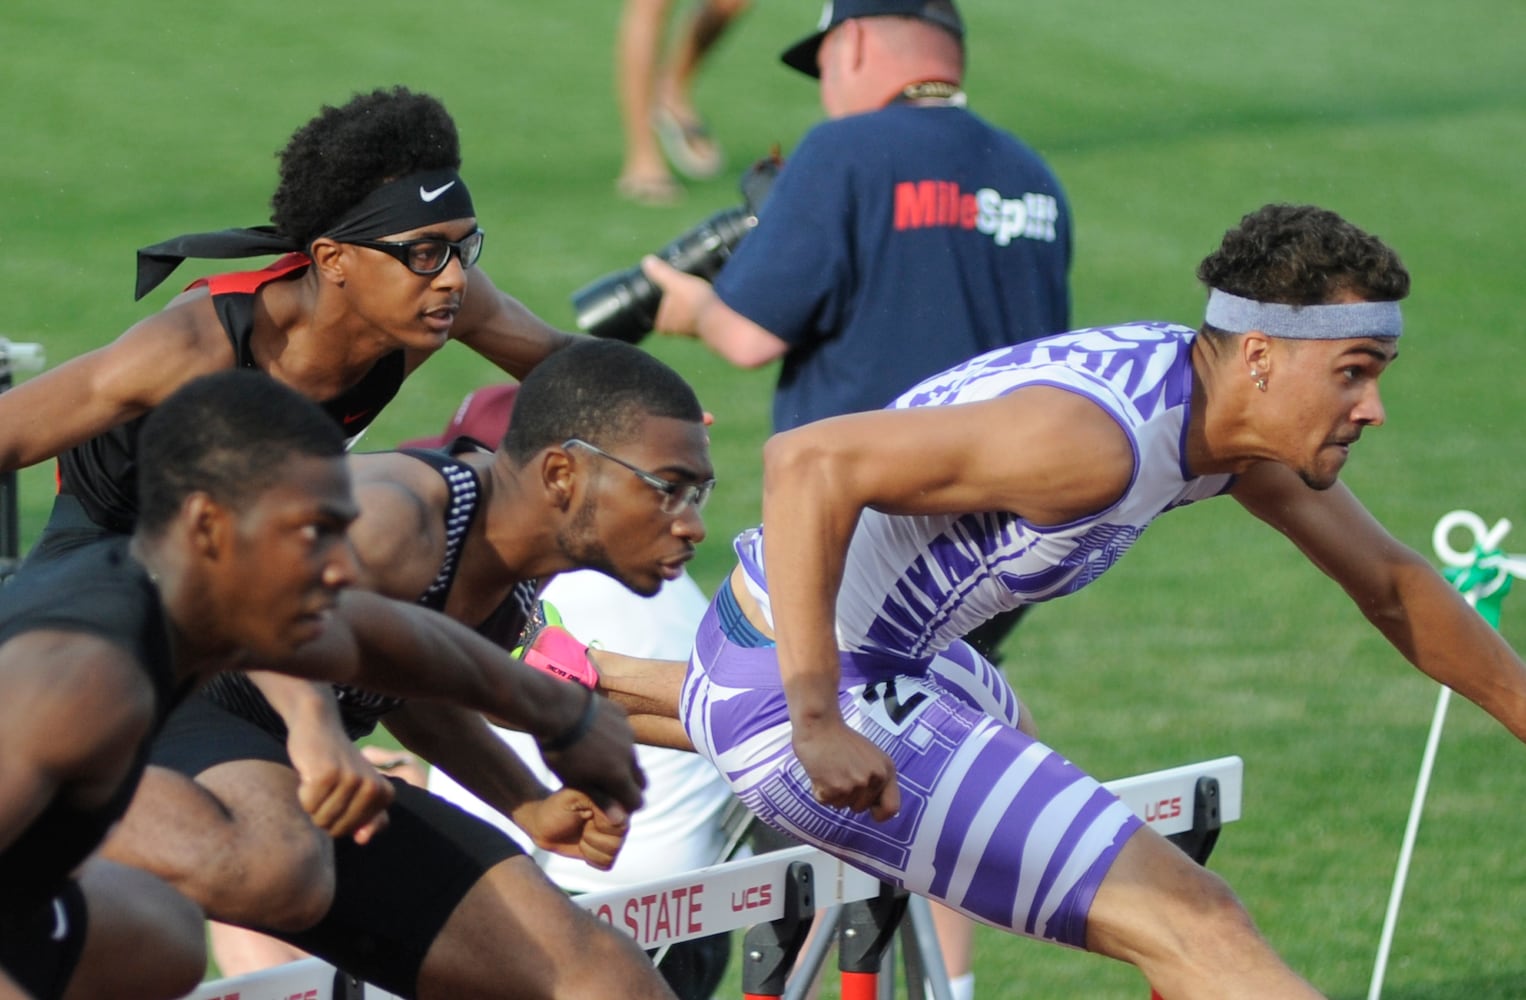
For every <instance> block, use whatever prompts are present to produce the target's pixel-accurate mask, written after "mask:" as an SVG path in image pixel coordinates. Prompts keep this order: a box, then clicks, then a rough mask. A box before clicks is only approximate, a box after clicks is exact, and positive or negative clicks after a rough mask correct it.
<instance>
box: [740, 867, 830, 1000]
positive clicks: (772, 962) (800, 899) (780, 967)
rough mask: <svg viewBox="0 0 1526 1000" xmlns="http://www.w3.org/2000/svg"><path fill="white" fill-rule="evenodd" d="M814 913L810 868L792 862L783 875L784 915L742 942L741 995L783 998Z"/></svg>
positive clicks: (760, 999)
mask: <svg viewBox="0 0 1526 1000" xmlns="http://www.w3.org/2000/svg"><path fill="white" fill-rule="evenodd" d="M815 913H816V892H815V882H814V877H813V875H812V869H811V866H810V865H808V864H806V863H804V862H800V861H796V862H793V863H792V864H791V865H790V866H789V869H788V870H787V872H786V874H785V881H784V915H783V916H781V917H779V918H778V919H776V920H770V921H768V922H767V923H763V924H758V925H756V926H755V927H753V928H751V929H750V930H748V932H747V934H746V935H745V936H744V937H743V938H742V962H743V965H742V995H743V996H744V997H745V998H746V1000H764V998H768V997H778V996H782V995H783V994H784V986H785V982H786V980H788V978H789V974H790V970H791V969H793V968H794V966H795V957H796V956H797V955H799V954H800V946H801V945H802V944H804V943H805V937H806V935H807V934H809V933H810V930H811V921H812V920H813V919H814V917H815Z"/></svg>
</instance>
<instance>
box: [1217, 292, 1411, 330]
mask: <svg viewBox="0 0 1526 1000" xmlns="http://www.w3.org/2000/svg"><path fill="white" fill-rule="evenodd" d="M1203 321H1204V322H1205V323H1207V324H1208V325H1209V326H1211V327H1214V328H1215V329H1219V330H1223V331H1225V332H1226V333H1248V332H1250V331H1251V330H1260V331H1261V332H1262V333H1265V334H1267V335H1269V336H1272V337H1285V338H1287V339H1289V340H1353V339H1355V338H1357V337H1376V338H1378V339H1382V340H1392V339H1394V338H1396V337H1398V336H1399V334H1400V333H1401V332H1403V330H1404V317H1403V315H1402V314H1401V313H1400V311H1399V303H1397V302H1351V303H1345V304H1340V305H1314V306H1290V305H1284V304H1283V303H1280V302H1257V301H1255V300H1254V299H1242V298H1240V296H1238V295H1231V294H1229V293H1228V292H1224V291H1220V290H1219V289H1217V288H1213V289H1210V290H1209V292H1208V312H1207V314H1206V315H1205V316H1204V318H1203Z"/></svg>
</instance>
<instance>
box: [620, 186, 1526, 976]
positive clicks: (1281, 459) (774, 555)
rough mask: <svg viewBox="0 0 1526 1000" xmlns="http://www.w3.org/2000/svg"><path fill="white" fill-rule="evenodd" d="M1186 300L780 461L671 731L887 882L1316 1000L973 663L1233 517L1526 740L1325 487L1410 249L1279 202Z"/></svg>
mask: <svg viewBox="0 0 1526 1000" xmlns="http://www.w3.org/2000/svg"><path fill="white" fill-rule="evenodd" d="M1198 277H1199V278H1200V279H1201V280H1202V281H1203V282H1204V283H1205V284H1206V285H1207V286H1208V287H1209V289H1210V291H1209V298H1208V310H1207V319H1206V323H1205V324H1204V326H1203V328H1202V329H1201V330H1199V331H1194V330H1190V329H1187V328H1185V327H1181V326H1175V325H1172V324H1167V323H1141V324H1132V325H1126V326H1118V327H1111V328H1105V329H1094V330H1083V331H1079V332H1075V333H1069V334H1064V335H1061V336H1058V337H1050V338H1045V339H1043V340H1039V341H1035V342H1032V343H1029V344H1024V345H1019V346H1017V347H1012V348H1003V349H1000V350H997V351H993V352H991V353H989V354H985V355H982V356H980V357H977V358H975V359H973V360H971V361H969V362H967V363H965V364H963V365H961V366H959V367H957V368H954V369H951V370H950V371H947V372H945V373H943V374H941V375H938V376H935V377H933V378H931V379H928V380H927V381H925V382H923V383H921V384H920V385H918V386H916V387H914V388H912V389H911V390H910V391H908V392H906V393H905V394H904V395H902V396H901V397H900V398H899V399H898V400H897V401H895V403H893V404H892V406H891V408H889V409H886V410H881V411H878V412H874V413H865V414H855V415H849V416H844V417H838V418H833V419H830V420H824V421H820V422H817V423H814V424H810V425H807V426H805V427H801V428H798V429H796V430H793V431H789V432H787V433H784V434H781V435H779V436H777V437H775V438H773V439H772V440H771V441H770V442H769V444H768V445H767V447H766V449H765V456H764V457H765V475H764V487H763V526H762V528H761V529H756V530H753V531H749V532H746V533H744V534H743V535H741V536H740V537H739V538H738V540H737V544H736V548H737V552H738V554H739V555H740V557H741V562H740V565H739V566H738V568H737V569H736V571H735V572H734V573H733V574H732V577H731V582H730V585H729V586H723V587H722V588H721V589H720V591H719V593H718V594H717V596H716V599H715V601H714V602H713V604H712V606H711V610H710V612H709V614H708V615H707V617H706V620H705V622H704V624H703V625H702V626H701V630H700V633H699V635H698V637H697V639H696V647H695V652H694V656H693V659H692V661H691V664H690V667H689V673H688V677H687V680H686V682H685V685H684V689H683V694H682V699H681V705H680V713H681V718H682V720H683V722H684V724H685V727H686V729H687V730H688V732H689V735H690V737H691V738H692V740H693V741H694V744H695V746H696V748H697V749H699V750H700V752H702V753H704V754H705V755H706V756H707V757H709V758H710V759H711V760H713V761H714V762H715V763H716V764H717V766H718V767H720V769H721V770H722V771H723V772H724V773H725V774H726V775H727V778H728V780H729V781H730V782H731V784H732V787H733V788H734V789H735V790H736V791H737V793H738V794H739V795H741V796H742V798H743V799H744V800H745V801H746V802H747V804H748V805H749V806H750V807H751V808H752V809H753V810H754V811H755V812H756V813H757V814H758V815H759V816H760V817H761V818H762V819H763V820H764V821H765V822H767V823H768V824H769V825H771V826H773V827H776V828H778V829H780V830H782V831H785V832H787V833H790V834H793V835H794V836H796V837H799V838H800V839H802V840H805V841H808V842H810V843H813V844H816V845H818V846H820V847H821V848H823V849H824V850H827V851H830V852H832V853H834V854H836V855H837V856H839V857H842V858H844V859H846V860H848V861H849V862H851V863H853V864H855V865H857V866H859V867H861V868H863V869H865V870H866V871H869V872H872V873H873V874H874V875H876V876H877V877H879V878H881V879H884V880H886V881H888V882H893V883H896V884H899V885H903V886H905V887H906V888H907V889H910V890H912V891H914V892H918V893H921V894H923V895H926V896H929V897H932V898H934V899H938V900H941V901H944V902H946V903H948V904H950V905H952V906H954V907H956V908H957V909H959V910H961V911H963V912H965V913H967V914H969V915H971V916H973V917H976V918H977V919H980V920H982V921H985V922H987V923H989V924H992V925H995V926H998V927H1003V928H1007V929H1009V930H1012V931H1014V932H1017V933H1020V934H1025V935H1029V936H1032V937H1036V938H1041V939H1044V940H1050V941H1055V942H1059V943H1062V944H1067V945H1072V946H1074V947H1078V948H1085V949H1087V950H1090V951H1094V952H1098V953H1100V954H1103V955H1109V956H1112V957H1114V958H1118V959H1121V960H1124V961H1127V962H1131V963H1133V964H1134V965H1136V966H1138V967H1139V969H1140V970H1141V971H1142V972H1143V973H1144V975H1145V976H1146V977H1147V978H1148V979H1149V981H1150V983H1151V985H1152V986H1153V987H1154V988H1155V989H1156V990H1157V991H1159V993H1160V994H1161V995H1163V996H1165V997H1168V998H1170V1000H1190V998H1213V1000H1226V998H1242V997H1243V998H1251V997H1254V998H1266V997H1278V998H1291V997H1312V996H1317V995H1318V994H1317V993H1316V992H1315V990H1314V989H1313V987H1312V986H1310V985H1309V984H1308V983H1306V982H1305V981H1303V980H1302V979H1301V978H1300V977H1298V976H1297V975H1296V974H1295V973H1294V972H1293V971H1292V970H1290V969H1289V968H1288V967H1287V966H1286V964H1284V963H1283V961H1282V960H1281V959H1280V958H1279V957H1278V956H1277V955H1276V954H1275V952H1273V950H1272V949H1271V947H1270V946H1269V945H1268V944H1267V942H1266V941H1265V940H1264V939H1263V938H1262V937H1261V935H1260V933H1259V932H1258V931H1257V930H1256V929H1255V927H1254V925H1253V923H1252V921H1251V919H1250V917H1249V915H1248V914H1247V913H1246V911H1245V910H1244V908H1243V906H1242V905H1241V904H1240V902H1239V901H1238V899H1237V898H1236V897H1235V895H1234V894H1233V893H1232V892H1231V890H1230V889H1229V888H1228V887H1227V886H1226V885H1225V884H1224V883H1223V881H1222V880H1220V879H1219V878H1218V877H1217V876H1215V875H1213V874H1212V873H1210V872H1208V871H1206V870H1204V869H1202V868H1200V867H1199V866H1197V865H1195V864H1193V863H1192V862H1191V861H1190V860H1189V859H1188V858H1187V857H1186V855H1185V854H1183V853H1182V852H1181V851H1179V850H1177V849H1176V848H1175V847H1173V846H1172V845H1170V844H1169V843H1168V842H1167V841H1165V840H1164V839H1163V838H1161V837H1160V836H1159V835H1157V834H1156V833H1155V832H1153V831H1151V830H1150V829H1148V828H1146V827H1144V826H1143V824H1142V823H1141V822H1140V820H1139V819H1137V818H1136V817H1135V816H1133V815H1132V814H1131V813H1130V812H1129V810H1128V809H1127V808H1126V807H1125V806H1123V804H1122V803H1120V802H1119V801H1118V800H1117V799H1115V798H1114V797H1113V796H1112V795H1111V794H1109V793H1108V792H1107V791H1106V790H1105V789H1103V788H1102V787H1101V786H1100V785H1099V784H1098V783H1097V782H1096V781H1094V780H1093V779H1092V778H1090V777H1089V776H1087V775H1086V774H1084V773H1082V772H1081V771H1080V770H1078V769H1077V768H1075V767H1074V766H1073V765H1071V764H1070V763H1068V762H1067V761H1065V760H1064V759H1063V758H1062V757H1060V756H1059V755H1058V754H1056V753H1055V752H1053V751H1052V750H1050V749H1049V748H1047V747H1045V746H1044V745H1043V744H1041V743H1038V742H1036V741H1035V740H1033V739H1032V738H1030V737H1029V736H1028V735H1025V734H1024V733H1023V732H1021V731H1020V730H1019V728H1018V723H1019V719H1020V716H1021V709H1020V706H1019V703H1018V700H1017V698H1016V696H1015V695H1014V693H1013V692H1012V690H1011V689H1010V688H1009V687H1008V686H1007V685H1006V683H1005V682H1004V681H1003V679H1002V677H1001V675H1000V674H999V673H998V672H997V671H996V670H995V669H994V668H993V667H992V666H991V665H990V664H989V663H988V662H987V661H986V660H984V659H983V658H981V657H980V656H979V655H977V654H976V653H975V652H974V651H973V650H972V649H971V648H970V647H969V646H968V645H967V644H966V643H965V642H964V641H963V638H962V637H963V636H964V635H966V634H967V633H968V632H970V631H971V630H972V629H974V628H975V627H976V626H977V625H979V624H980V623H981V622H983V621H985V620H986V619H988V618H990V617H991V616H993V615H996V614H999V613H1000V612H1002V611H1004V610H1006V609H1009V608H1012V607H1015V606H1018V605H1021V604H1024V603H1028V602H1036V601H1044V600H1049V599H1051V598H1054V597H1059V596H1062V595H1064V594H1068V593H1071V592H1073V591H1075V590H1078V589H1079V588H1081V587H1082V586H1084V585H1086V584H1087V583H1089V582H1090V581H1092V580H1093V579H1095V578H1096V577H1097V576H1099V575H1100V574H1101V573H1103V572H1104V571H1105V570H1106V569H1107V568H1108V567H1110V566H1111V565H1112V564H1113V563H1114V562H1116V561H1117V560H1118V558H1119V557H1120V556H1122V554H1123V553H1124V552H1125V551H1126V550H1127V549H1128V548H1129V547H1130V545H1132V544H1133V542H1134V541H1135V539H1137V538H1138V537H1139V535H1140V534H1141V533H1142V532H1143V531H1144V529H1145V527H1146V526H1147V525H1148V524H1149V523H1150V522H1151V521H1152V520H1154V518H1155V517H1157V516H1158V515H1160V514H1161V513H1163V512H1165V511H1167V510H1170V509H1172V508H1175V507H1179V506H1183V505H1185V504H1188V503H1192V502H1194V501H1198V500H1205V499H1208V498H1210V497H1214V496H1218V495H1219V494H1224V493H1227V494H1229V495H1231V496H1233V497H1234V498H1235V499H1236V500H1238V501H1240V503H1241V504H1242V505H1244V506H1245V508H1246V509H1247V510H1249V511H1250V512H1251V513H1253V514H1255V515H1256V516H1257V517H1259V518H1261V519H1262V520H1264V521H1266V522H1268V523H1269V524H1271V525H1273V526H1274V527H1276V528H1277V529H1278V530H1280V531H1281V532H1283V533H1284V534H1285V535H1287V536H1288V538H1289V539H1290V540H1291V541H1293V543H1294V544H1296V545H1297V546H1298V547H1299V549H1301V550H1302V551H1303V552H1304V554H1305V555H1307V556H1308V557H1309V559H1310V561H1311V562H1313V563H1314V564H1315V565H1316V566H1318V567H1320V568H1321V569H1322V570H1324V571H1325V572H1326V573H1327V574H1329V575H1330V576H1331V577H1333V578H1334V579H1335V580H1336V581H1337V582H1339V583H1340V584H1341V586H1342V587H1343V588H1344V589H1345V590H1346V592H1347V593H1348V594H1350V595H1351V597H1352V599H1353V601H1354V602H1355V603H1356V604H1357V606H1358V607H1359V608H1361V610H1362V612H1363V613H1364V614H1365V615H1366V616H1367V617H1368V619H1369V620H1370V621H1372V623H1373V624H1374V625H1375V626H1376V627H1377V628H1378V629H1379V630H1380V631H1381V632H1382V633H1383V634H1384V635H1385V636H1386V637H1387V638H1388V639H1389V641H1390V642H1392V643H1393V645H1394V646H1395V648H1397V649H1398V650H1399V651H1400V652H1401V653H1403V654H1404V655H1405V656H1406V657H1407V658H1408V659H1409V660H1410V661H1411V662H1412V663H1414V664H1415V666H1416V667H1418V668H1419V669H1420V670H1422V671H1423V672H1425V673H1426V674H1428V675H1430V676H1431V677H1433V678H1435V679H1436V680H1437V681H1440V682H1441V683H1444V684H1447V685H1448V686H1450V687H1452V688H1454V689H1455V690H1457V691H1459V692H1460V693H1462V694H1464V695H1466V696H1467V697H1469V698H1470V699H1472V700H1473V701H1475V702H1477V703H1478V704H1479V705H1480V706H1481V707H1483V708H1484V709H1485V710H1486V711H1488V712H1489V713H1490V714H1491V715H1493V716H1494V717H1495V718H1497V719H1498V720H1499V721H1500V722H1501V723H1503V724H1504V725H1505V726H1506V727H1507V728H1508V729H1509V730H1510V731H1511V732H1512V733H1514V734H1515V735H1516V736H1517V737H1521V738H1526V664H1523V663H1522V661H1521V658H1520V657H1519V656H1518V655H1517V654H1516V653H1515V652H1514V651H1513V650H1511V649H1510V648H1509V646H1508V645H1507V644H1506V643H1505V642H1504V640H1503V639H1502V638H1501V637H1500V636H1499V634H1498V633H1496V632H1495V631H1494V630H1493V629H1491V628H1490V627H1489V626H1488V624H1487V623H1486V622H1485V621H1484V620H1483V619H1482V618H1480V617H1479V616H1478V615H1477V614H1476V613H1474V612H1473V611H1472V610H1471V609H1470V608H1469V607H1468V606H1467V604H1466V603H1465V602H1464V601H1463V600H1462V598H1461V597H1460V596H1459V595H1458V594H1457V593H1456V591H1455V590H1453V589H1452V587H1450V586H1449V585H1448V584H1447V583H1446V581H1445V580H1443V579H1442V578H1441V576H1440V575H1439V574H1437V573H1436V572H1435V571H1434V570H1432V569H1431V568H1430V566H1429V564H1428V563H1427V562H1426V561H1425V560H1424V559H1423V558H1422V557H1421V556H1419V555H1418V554H1416V553H1415V552H1413V551H1411V550H1410V549H1408V548H1406V547H1405V546H1403V545H1402V544H1400V543H1399V542H1398V541H1396V540H1395V539H1394V538H1393V537H1392V536H1390V535H1389V534H1388V533H1387V532H1386V531H1385V530H1384V529H1383V528H1382V527H1381V526H1380V525H1379V524H1378V523H1377V522H1376V521H1374V520H1373V518H1372V517H1371V515H1369V514H1368V513H1367V511H1366V510H1365V509H1364V508H1363V507H1362V505H1361V504H1360V503H1359V502H1358V501H1357V500H1356V498H1355V497H1354V496H1353V495H1352V494H1351V492H1350V491H1349V490H1348V489H1346V487H1345V486H1343V485H1341V484H1340V483H1339V482H1338V476H1339V473H1340V470H1341V468H1342V466H1343V465H1344V464H1345V462H1346V458H1347V455H1348V452H1349V450H1350V447H1351V445H1352V444H1353V443H1354V442H1355V441H1356V440H1357V439H1358V438H1359V437H1360V436H1361V434H1362V432H1363V430H1364V429H1366V428H1368V427H1375V426H1378V425H1380V424H1381V423H1382V422H1383V420H1384V411H1383V405H1382V402H1381V400H1380V399H1379V395H1378V379H1379V376H1381V375H1382V373H1383V371H1384V370H1385V369H1386V368H1387V367H1388V365H1389V364H1390V363H1391V362H1392V361H1393V359H1394V357H1395V356H1396V354H1397V346H1396V341H1397V339H1398V336H1399V333H1400V328H1401V317H1400V310H1399V305H1398V300H1400V299H1402V298H1403V297H1404V296H1405V295H1406V294H1408V290H1409V275H1408V273H1407V272H1406V271H1405V269H1404V267H1403V265H1402V264H1401V263H1400V261H1399V259H1398V257H1397V255H1395V254H1394V252H1393V251H1392V250H1391V249H1389V248H1388V247H1387V246H1385V245H1384V244H1383V243H1382V242H1381V241H1379V240H1378V239H1377V238H1375V237H1373V236H1370V235H1369V234H1367V233H1364V232H1362V231H1361V230H1359V229H1357V228H1356V227H1355V226H1353V225H1351V224H1350V223H1348V222H1346V221H1345V220H1343V219H1341V218H1340V217H1339V216H1337V215H1335V214H1334V213H1332V212H1328V211H1324V210H1321V209H1317V208H1313V207H1308V206H1288V205H1269V206H1266V207H1265V208H1262V209H1260V210H1259V211H1256V212H1254V213H1252V214H1250V215H1248V216H1246V217H1245V218H1244V219H1242V220H1241V223H1240V225H1239V226H1238V227H1236V228H1235V229H1233V230H1231V231H1230V232H1228V233H1227V234H1226V236H1225V238H1224V241H1223V243H1222V244H1221V246H1220V247H1219V249H1218V250H1216V251H1215V252H1214V253H1213V254H1212V255H1210V256H1209V257H1208V258H1207V259H1206V260H1204V261H1203V262H1202V264H1201V265H1200V266H1199V268H1198ZM993 428H1001V429H1002V430H1001V432H1000V433H992V429H993ZM605 681H606V682H608V683H618V681H619V678H618V677H613V676H607V677H606V678H605Z"/></svg>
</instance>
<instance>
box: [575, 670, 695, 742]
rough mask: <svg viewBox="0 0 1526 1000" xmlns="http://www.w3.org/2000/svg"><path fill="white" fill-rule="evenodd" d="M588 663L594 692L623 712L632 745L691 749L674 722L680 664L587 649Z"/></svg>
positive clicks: (680, 680)
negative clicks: (593, 676) (594, 680)
mask: <svg viewBox="0 0 1526 1000" xmlns="http://www.w3.org/2000/svg"><path fill="white" fill-rule="evenodd" d="M588 659H589V660H590V661H591V662H592V663H593V665H594V668H595V669H596V670H598V672H599V686H598V688H597V690H598V692H599V693H600V694H602V695H603V696H604V697H606V698H608V699H609V700H610V701H612V702H614V703H615V704H616V705H619V706H620V707H621V708H623V709H625V714H626V717H627V718H628V719H629V720H630V724H631V730H632V731H633V732H634V733H635V734H636V742H637V743H643V744H645V745H647V746H651V747H668V748H669V749H672V750H690V751H692V750H693V749H694V744H693V743H692V742H691V741H690V740H689V734H688V733H686V732H684V727H683V723H681V722H679V721H678V698H679V695H680V694H681V693H682V692H683V686H684V671H686V670H687V669H688V666H689V665H688V664H687V663H685V662H683V661H682V660H650V659H647V658H645V657H641V656H627V655H626V654H624V653H616V652H614V651H613V650H608V649H591V650H589V651H588Z"/></svg>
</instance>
